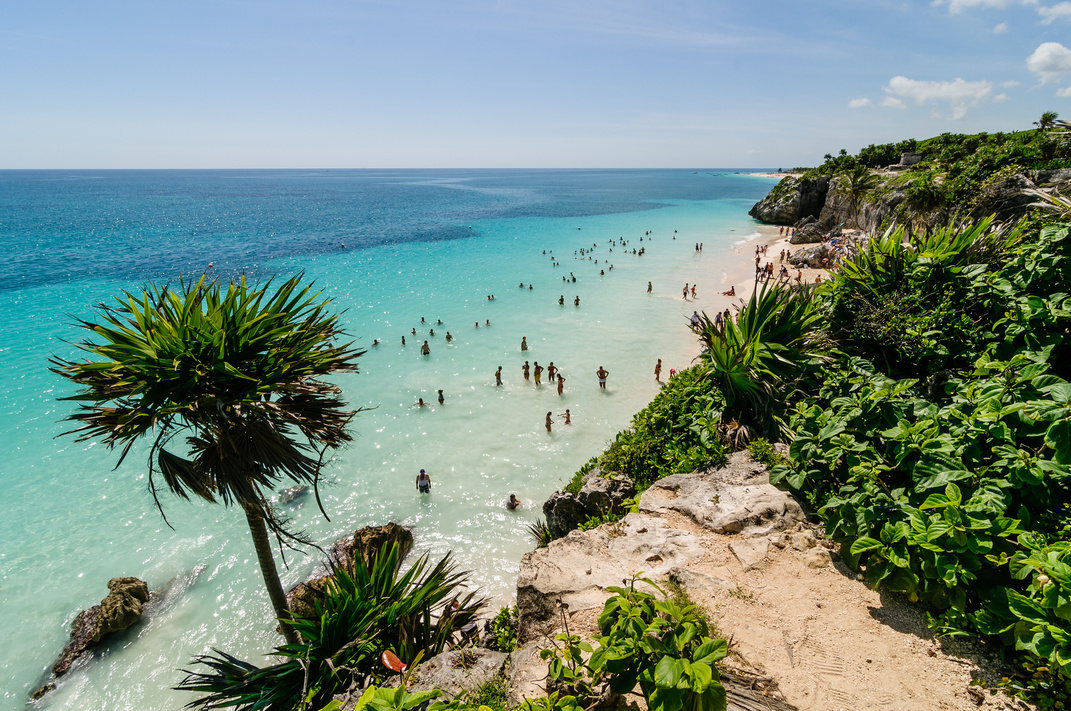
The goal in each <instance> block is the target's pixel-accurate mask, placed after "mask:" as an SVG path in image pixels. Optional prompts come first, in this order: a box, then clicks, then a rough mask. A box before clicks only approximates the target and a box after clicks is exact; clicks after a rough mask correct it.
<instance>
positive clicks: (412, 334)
mask: <svg viewBox="0 0 1071 711" xmlns="http://www.w3.org/2000/svg"><path fill="white" fill-rule="evenodd" d="M409 335H411V336H415V335H416V329H415V328H414V329H413V330H412V331H411V332H410V334H409Z"/></svg>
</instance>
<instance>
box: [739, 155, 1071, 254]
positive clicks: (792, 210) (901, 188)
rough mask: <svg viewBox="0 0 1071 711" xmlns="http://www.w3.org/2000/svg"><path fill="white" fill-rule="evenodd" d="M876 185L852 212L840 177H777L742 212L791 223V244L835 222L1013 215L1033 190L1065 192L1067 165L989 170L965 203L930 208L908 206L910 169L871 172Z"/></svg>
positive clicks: (863, 225) (863, 224) (879, 224)
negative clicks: (993, 172) (989, 176)
mask: <svg viewBox="0 0 1071 711" xmlns="http://www.w3.org/2000/svg"><path fill="white" fill-rule="evenodd" d="M875 175H876V176H877V177H878V183H877V185H876V186H875V187H874V188H873V189H872V190H870V191H869V192H868V194H867V195H866V196H865V197H864V198H863V199H862V200H861V201H860V204H859V209H858V214H857V213H856V210H855V209H854V208H853V205H852V201H851V199H850V198H849V197H848V194H847V192H846V190H845V187H844V183H843V180H842V179H840V178H838V177H834V178H833V179H829V178H826V177H819V178H806V177H805V178H796V177H793V176H790V177H787V178H785V179H783V180H782V181H781V182H780V183H778V184H777V185H776V186H774V188H773V189H772V190H771V191H770V192H769V193H768V194H767V195H766V197H764V198H763V199H762V200H760V201H759V202H757V203H756V204H755V206H754V207H752V208H751V210H750V211H749V213H748V214H750V215H751V216H752V217H754V218H755V219H757V220H760V221H762V222H766V223H770V224H775V225H786V226H791V227H796V228H798V229H797V235H796V236H794V237H793V239H792V240H791V241H792V242H793V244H808V243H813V242H820V241H822V239H823V238H824V237H825V235H826V234H828V232H829V231H830V230H833V229H835V228H837V227H841V226H843V227H858V228H859V229H862V230H863V231H865V232H869V233H873V232H877V231H880V230H882V229H884V228H886V227H888V226H889V225H891V224H895V223H909V224H910V223H918V222H924V223H926V224H933V223H935V222H938V221H941V220H942V219H943V218H947V217H948V216H949V215H950V214H959V215H966V216H969V217H972V218H981V217H986V216H988V215H991V214H996V216H997V219H998V221H1001V222H1010V221H1015V220H1018V219H1019V218H1020V217H1022V216H1023V215H1025V214H1026V211H1027V209H1028V208H1029V206H1030V205H1031V204H1032V203H1035V202H1037V196H1036V195H1035V194H1034V193H1033V191H1034V190H1038V189H1041V190H1048V191H1056V192H1059V193H1062V194H1065V195H1066V194H1069V193H1071V170H1069V169H1064V170H1030V171H1023V172H1020V173H1014V172H1011V173H1007V174H1006V175H1005V174H997V175H994V176H993V178H992V179H990V180H989V181H987V182H986V183H985V184H983V186H982V188H981V189H980V190H979V192H978V194H977V195H974V196H972V198H971V199H970V201H969V202H968V203H965V204H962V205H952V206H949V207H946V208H943V209H939V210H934V211H933V212H930V213H920V212H918V211H916V210H912V209H911V205H910V202H909V201H908V191H909V190H910V189H911V188H912V187H913V186H914V185H915V184H916V181H917V180H919V177H920V175H919V174H915V173H912V172H887V171H886V172H877V173H875Z"/></svg>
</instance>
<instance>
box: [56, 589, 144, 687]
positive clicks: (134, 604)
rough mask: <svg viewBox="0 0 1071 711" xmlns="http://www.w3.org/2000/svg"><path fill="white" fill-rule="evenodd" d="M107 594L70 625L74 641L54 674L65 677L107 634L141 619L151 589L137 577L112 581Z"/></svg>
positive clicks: (64, 651) (57, 663)
mask: <svg viewBox="0 0 1071 711" xmlns="http://www.w3.org/2000/svg"><path fill="white" fill-rule="evenodd" d="M108 590H109V592H108V595H107V596H106V597H105V598H104V599H103V600H101V601H100V604H99V605H94V606H93V607H91V608H89V609H88V610H83V611H82V612H79V613H78V615H77V616H75V618H74V621H73V622H72V623H71V641H70V642H69V643H68V644H67V646H66V647H64V649H63V653H62V654H60V658H59V660H57V661H56V663H55V665H54V666H53V667H52V673H53V674H55V675H56V676H63V675H64V674H66V673H67V671H68V670H70V668H71V665H72V664H74V662H75V661H76V660H77V659H78V658H79V657H81V656H82V655H83V654H85V652H86V651H87V650H88V649H90V648H91V647H92V646H94V645H95V644H97V643H98V642H100V641H101V640H102V639H103V638H105V637H107V636H108V635H110V634H112V633H114V632H118V631H120V630H125V629H127V628H128V627H130V626H131V625H133V624H134V623H135V622H137V621H138V620H139V619H141V610H142V605H143V604H144V603H146V602H148V601H149V586H148V585H146V584H145V582H144V581H141V580H138V579H137V578H112V579H111V580H109V581H108Z"/></svg>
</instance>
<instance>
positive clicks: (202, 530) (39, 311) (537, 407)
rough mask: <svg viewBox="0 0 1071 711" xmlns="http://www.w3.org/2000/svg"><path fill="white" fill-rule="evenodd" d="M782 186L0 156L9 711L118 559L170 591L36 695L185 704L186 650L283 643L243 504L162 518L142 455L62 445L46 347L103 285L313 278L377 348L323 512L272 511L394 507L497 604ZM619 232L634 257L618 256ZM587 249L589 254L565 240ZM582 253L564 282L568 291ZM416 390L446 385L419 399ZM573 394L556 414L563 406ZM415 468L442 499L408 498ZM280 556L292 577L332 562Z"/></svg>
mask: <svg viewBox="0 0 1071 711" xmlns="http://www.w3.org/2000/svg"><path fill="white" fill-rule="evenodd" d="M771 183H772V181H769V180H766V179H760V178H754V177H749V176H745V175H732V174H726V173H711V172H703V173H696V174H692V173H691V172H682V171H561V172H557V171H503V172H492V171H465V172H449V171H427V172H420V171H390V172H372V171H330V172H297V171H287V172H269V171H260V172H237V171H236V172H221V173H198V172H166V173H155V172H117V173H109V172H101V173H63V172H55V173H51V172H49V173H16V172H0V255H2V259H0V308H3V312H4V313H6V314H7V315H8V325H7V329H6V333H5V338H4V339H3V340H2V341H0V375H2V376H3V379H2V381H0V382H2V383H3V386H2V387H3V397H2V398H0V431H3V433H4V436H3V439H2V445H0V446H2V447H3V451H2V458H0V461H2V464H0V487H2V491H3V494H4V497H3V502H4V503H3V506H4V507H3V512H4V513H3V515H2V516H0V604H2V605H3V609H4V610H5V613H6V618H7V623H6V624H5V625H4V632H3V635H4V637H3V643H2V644H0V679H4V680H5V682H4V684H3V685H2V686H0V709H16V708H20V707H22V706H23V704H24V702H25V699H26V694H27V693H28V692H29V691H30V690H31V689H32V688H34V687H35V686H36V685H37V684H39V683H41V682H42V681H43V680H44V678H45V676H46V674H47V670H48V668H49V667H50V666H51V664H52V662H53V661H54V659H55V657H56V655H57V654H58V653H59V651H60V650H61V649H62V647H63V645H64V643H65V641H66V636H67V629H68V626H69V624H70V621H71V620H72V619H73V617H74V615H75V614H76V613H77V612H78V610H80V609H82V608H85V607H88V606H90V605H92V604H94V603H96V602H97V601H99V600H100V598H101V597H103V595H104V594H105V592H106V587H105V584H106V582H107V580H108V579H109V578H112V577H116V576H120V575H134V576H137V577H140V578H142V579H144V580H146V581H147V582H148V583H149V586H150V588H152V589H166V590H167V591H168V594H167V595H165V596H164V597H163V598H162V600H163V601H162V603H160V604H159V605H158V606H157V607H156V608H155V609H153V610H152V612H151V614H150V615H149V616H148V618H147V621H146V622H144V623H143V624H141V625H139V626H138V627H136V628H135V629H133V630H131V631H128V632H127V633H125V634H124V635H123V636H122V637H120V638H119V639H118V640H116V641H115V642H114V643H113V644H111V645H110V646H109V647H108V648H107V649H106V650H104V651H102V652H98V653H97V654H96V655H94V656H93V657H91V658H88V659H86V660H84V661H83V662H82V663H80V664H79V665H77V666H76V667H75V668H74V669H73V670H72V671H71V672H70V673H69V674H68V675H67V676H66V677H64V679H62V680H61V682H60V685H59V688H58V689H57V690H56V691H54V692H52V693H51V694H50V695H49V696H47V697H46V699H45V701H44V702H42V703H41V704H40V705H41V706H42V707H44V708H49V709H98V708H99V709H177V708H180V707H181V706H182V705H183V704H184V703H186V702H187V701H189V700H190V698H191V697H189V696H188V695H185V694H179V693H178V692H173V691H170V687H171V686H172V685H173V684H174V683H176V682H177V681H178V680H179V679H180V678H181V677H182V673H181V672H180V671H178V670H179V669H180V668H181V667H183V666H187V665H188V663H189V660H190V659H191V657H192V656H193V655H195V654H198V653H201V652H204V651H207V650H208V649H210V648H212V647H219V648H222V649H225V650H227V651H229V652H231V653H235V654H237V655H238V656H240V657H244V658H248V659H251V660H253V661H258V662H262V661H264V658H263V656H262V655H263V653H264V652H265V651H267V650H269V649H270V648H271V646H272V645H273V644H274V643H276V642H277V641H278V638H277V637H276V635H275V634H274V633H273V632H272V627H273V625H271V624H270V622H269V621H268V620H269V618H270V613H269V605H268V601H267V597H266V595H265V593H264V591H263V583H262V581H261V579H260V574H259V571H258V569H257V567H256V562H255V557H254V554H253V550H252V545H251V543H250V540H249V535H248V531H247V530H246V528H245V524H244V517H242V516H241V515H240V514H239V513H238V512H236V511H234V510H227V509H223V508H222V507H219V506H212V505H207V504H200V503H187V502H182V501H179V500H174V499H170V498H165V499H164V500H163V501H164V506H165V512H166V513H167V515H168V520H169V521H170V524H171V526H173V529H172V528H169V527H168V526H167V525H166V524H165V523H164V522H163V520H162V519H161V517H160V515H159V513H158V512H157V511H156V509H155V507H154V505H153V502H152V499H151V496H150V495H149V493H148V491H147V481H146V467H145V459H144V452H143V451H142V452H134V453H132V454H131V456H130V457H129V458H128V459H127V461H126V462H124V464H123V465H122V466H121V467H119V468H117V469H116V468H114V467H115V463H116V461H117V455H116V453H115V452H112V451H108V450H106V449H105V448H104V447H101V446H99V445H93V444H88V443H86V444H80V443H76V442H75V441H74V440H73V439H72V438H69V437H60V438H58V439H57V438H56V437H57V435H59V434H60V433H61V432H63V431H65V429H66V427H65V425H64V424H62V423H60V422H58V421H59V420H61V419H62V418H63V417H64V416H66V415H67V414H68V413H69V412H70V409H69V406H68V405H67V404H66V403H62V402H57V399H56V398H57V397H59V396H62V395H63V394H66V393H69V392H70V390H69V389H68V388H67V386H66V384H65V383H64V382H62V381H61V380H60V379H59V378H58V377H56V376H54V375H52V374H50V373H49V372H48V371H47V359H48V357H49V356H50V355H52V354H61V355H70V354H71V353H72V352H73V351H72V349H71V347H70V346H69V345H68V343H67V341H69V340H71V339H74V338H77V337H79V334H78V333H77V331H76V329H75V328H73V326H72V319H73V318H74V317H89V316H91V314H92V309H91V306H92V304H94V303H97V302H100V301H104V300H106V299H108V298H109V295H111V294H114V293H116V292H118V291H119V290H121V289H124V288H126V289H134V288H138V287H139V286H140V285H142V284H144V283H145V282H146V281H149V280H165V279H173V278H175V276H176V275H177V274H179V273H182V274H193V275H196V274H200V273H201V272H202V271H204V270H206V269H208V264H209V263H210V262H211V263H212V264H213V266H212V267H211V269H209V273H212V274H216V275H219V276H224V277H228V276H233V275H236V274H238V273H242V272H245V273H248V274H250V275H253V276H255V277H260V278H263V277H266V276H270V275H274V274H292V273H294V272H299V271H304V273H305V274H306V275H307V276H308V277H309V278H311V279H314V280H315V281H316V283H317V284H318V285H319V286H320V287H321V288H322V289H323V290H324V292H325V294H326V295H328V296H330V297H331V298H332V299H334V300H335V302H336V304H337V305H338V307H339V308H340V309H345V310H346V313H345V316H344V321H345V324H346V328H347V330H348V332H349V333H350V334H351V335H352V336H353V337H354V338H356V339H357V342H358V344H359V345H362V346H364V347H367V348H368V352H367V354H366V355H365V356H363V357H362V358H361V359H360V372H359V373H358V374H354V375H345V376H340V377H339V378H338V379H337V382H338V383H339V385H340V386H341V387H342V389H343V391H344V393H345V395H346V397H347V398H348V399H349V401H350V402H351V403H352V404H353V405H355V406H361V407H368V408H374V409H369V410H368V411H366V412H363V413H361V414H360V415H358V417H357V418H356V419H355V421H354V425H353V430H354V432H355V434H356V435H357V437H356V441H355V442H354V443H353V444H352V445H351V446H349V447H348V448H347V449H345V450H344V451H342V452H340V453H338V455H337V456H336V457H335V458H334V459H333V460H332V461H331V462H330V464H329V466H328V467H327V468H326V470H325V482H324V484H323V486H322V489H321V493H322V495H323V502H324V506H325V508H326V510H327V512H328V514H329V515H330V517H331V520H330V521H327V520H325V519H324V518H323V516H321V515H320V513H319V511H318V510H317V508H316V506H315V502H314V501H313V500H311V499H309V498H306V499H303V500H299V501H297V502H295V503H294V504H291V505H285V506H283V510H284V511H285V512H286V513H287V514H288V515H289V516H290V517H291V518H292V519H293V522H294V525H295V526H297V527H300V528H303V529H304V530H305V532H306V533H307V534H308V535H310V536H311V537H312V538H313V539H314V540H316V541H317V542H319V543H321V544H324V543H328V542H330V541H332V540H334V539H335V538H338V537H340V536H343V535H346V534H348V533H351V532H352V531H353V530H354V529H355V528H359V527H361V526H365V525H375V524H381V523H385V522H387V521H398V522H401V523H403V524H404V525H407V526H410V527H412V529H413V531H414V535H415V538H416V544H415V546H416V550H417V551H418V552H424V551H429V552H431V553H432V554H434V555H441V554H443V553H445V552H447V551H453V552H454V554H455V555H456V557H457V559H458V561H459V563H460V565H461V566H462V567H463V568H465V569H468V570H471V571H472V577H473V581H474V583H475V584H477V585H478V586H479V587H480V589H481V590H482V591H483V592H484V593H486V594H487V595H489V596H491V597H493V598H495V599H496V600H497V601H502V602H505V601H508V600H509V598H510V596H511V595H512V594H513V590H514V586H515V582H516V580H515V576H516V572H517V569H518V563H519V560H520V557H521V556H522V555H523V554H524V553H525V552H526V551H528V550H530V549H531V548H532V543H531V541H530V540H529V537H528V534H527V531H526V528H527V526H528V524H529V523H531V522H532V521H534V520H535V519H536V518H538V517H540V516H541V511H540V507H541V505H542V502H543V501H544V500H545V499H546V498H547V496H548V495H549V494H550V493H551V492H552V491H554V490H555V489H556V488H559V487H560V486H561V484H562V483H564V482H565V481H568V479H569V478H570V477H571V476H572V474H573V472H574V471H575V470H576V469H577V468H579V466H580V465H581V464H583V462H584V461H586V460H587V459H588V458H589V457H591V456H592V455H594V454H596V453H598V452H599V451H600V450H601V449H602V448H603V447H604V446H605V444H606V443H607V441H609V439H610V438H612V436H613V434H614V433H615V432H616V431H618V430H619V429H621V428H622V427H624V426H625V425H626V424H627V422H628V420H629V418H630V417H631V415H632V414H633V413H634V412H635V411H636V410H638V409H640V408H641V407H642V406H643V405H644V404H645V403H646V402H647V401H649V400H650V398H651V397H652V396H653V395H654V393H655V392H656V389H657V384H656V383H655V382H654V380H653V376H652V371H653V367H654V362H655V359H656V358H662V359H663V364H664V371H663V372H664V373H667V374H668V371H669V369H670V368H674V367H677V368H680V367H684V366H686V365H687V364H688V363H689V362H690V360H691V359H692V358H693V357H694V355H695V354H696V352H697V350H698V349H697V346H696V345H695V343H694V339H693V337H692V336H691V335H690V333H689V332H688V331H687V328H686V323H687V317H688V316H689V315H690V314H691V312H692V310H693V309H694V308H697V307H698V308H711V307H719V308H720V307H722V304H724V301H725V300H724V299H721V300H719V299H720V297H714V296H713V294H714V293H715V291H716V289H717V288H718V287H721V288H726V287H725V286H723V283H724V282H725V279H726V277H725V270H726V269H727V268H730V267H733V266H735V263H734V262H733V260H732V259H731V257H730V255H729V252H730V248H731V247H732V245H733V244H734V243H737V242H739V241H740V240H743V239H747V238H749V237H753V236H754V234H755V231H756V226H755V223H754V222H753V221H752V220H751V219H750V218H749V217H748V216H747V214H746V210H747V209H748V208H749V207H750V206H751V205H752V204H753V203H754V202H755V201H756V200H757V199H759V198H760V197H761V196H762V195H763V194H765V192H766V191H767V190H768V189H769V187H770V185H771ZM648 230H649V231H651V235H650V236H645V235H644V233H645V232H646V231H648ZM675 230H676V237H677V239H675V240H674V239H673V237H674V231H675ZM641 237H643V238H644V241H643V242H642V243H641V242H640V238H641ZM621 238H623V239H627V240H629V244H628V249H629V250H631V249H632V248H636V249H637V250H638V249H639V248H641V247H646V249H647V253H646V254H645V255H644V256H642V257H638V256H633V255H632V254H631V253H629V254H625V253H624V252H623V250H622V248H621V247H620V246H619V247H615V248H614V252H613V253H612V254H611V253H609V252H608V249H609V244H608V242H609V240H610V239H621ZM696 242H703V243H704V251H703V252H702V253H701V254H697V253H696V252H695V251H694V244H695V243H696ZM343 243H345V245H346V246H345V247H343V246H342V244H343ZM593 243H594V244H597V245H598V247H597V248H596V249H595V251H594V252H593V253H592V255H591V257H592V259H591V260H590V261H589V260H588V259H587V258H586V255H585V257H584V258H583V259H581V258H580V257H579V255H578V256H577V257H576V258H574V254H573V252H574V250H579V249H580V248H582V247H583V248H588V247H591V245H592V244H593ZM544 250H545V251H546V252H547V254H546V255H544V254H543V252H544ZM552 253H553V256H555V257H557V258H558V260H559V262H560V265H561V266H557V267H556V266H553V263H552V261H551V259H550V257H551V254H552ZM595 260H598V264H596V263H595ZM607 262H609V263H611V264H613V269H612V270H611V271H608V272H607V273H606V275H605V276H600V275H599V270H600V269H606V268H607V267H608V264H607ZM570 272H572V273H573V274H575V275H576V277H577V281H576V283H573V282H571V281H569V282H568V283H563V282H562V276H563V275H564V276H568V275H569V274H570ZM649 280H650V281H651V282H653V285H654V293H653V294H650V295H649V294H647V293H646V285H647V282H648V281H649ZM520 282H524V284H525V288H524V289H521V288H519V287H518V283H520ZM685 282H688V283H698V284H699V297H700V298H699V300H698V304H693V302H691V301H688V302H684V301H682V299H681V297H680V290H681V287H682V286H683V284H684V283H685ZM529 284H532V285H533V287H534V288H533V289H531V290H529V289H528V288H527V286H528V285H529ZM719 290H720V289H719ZM488 294H494V295H495V299H494V301H490V302H489V301H487V299H486V296H487V295H488ZM561 295H564V296H565V299H566V305H565V306H559V305H558V303H557V302H558V297H559V296H561ZM575 296H579V297H580V300H581V301H580V306H579V307H575V306H573V298H574V297H575ZM421 317H423V318H424V319H425V320H426V322H427V324H426V325H424V326H421V324H420V319H421ZM439 319H441V320H442V321H443V322H444V323H443V326H441V327H440V326H437V325H435V324H436V321H437V320H439ZM486 320H490V321H491V326H490V327H487V326H484V325H483V324H484V322H485V321H486ZM477 321H478V322H479V323H480V324H481V326H480V327H479V328H474V326H473V324H474V322H477ZM413 328H416V329H417V331H418V334H420V335H419V336H413V335H412V334H411V329H413ZM429 328H434V329H435V336H430V335H427V329H429ZM447 331H450V333H451V334H452V335H453V336H454V340H453V341H452V343H449V344H448V343H446V342H445V339H444V336H445V334H446V332H447ZM402 335H405V336H406V340H407V342H408V345H407V346H405V347H403V346H401V343H400V339H401V336H402ZM522 336H525V337H527V340H528V344H529V348H530V350H529V351H528V352H527V353H525V354H522V353H521V352H520V351H519V344H520V341H521V337H522ZM377 338H378V339H380V340H381V344H380V345H379V346H377V347H374V348H373V347H372V346H371V344H372V341H373V340H374V339H377ZM425 339H426V340H428V341H429V345H430V347H431V355H430V356H428V357H422V356H420V355H419V345H420V343H421V342H422V341H423V340H425ZM525 359H527V360H529V361H532V362H535V361H538V362H539V363H541V364H543V365H546V364H547V363H549V362H550V361H553V362H554V363H555V365H556V366H558V367H559V368H561V369H562V373H563V375H564V376H565V377H566V379H567V381H566V384H565V392H564V395H562V396H558V395H557V394H556V392H555V390H554V389H553V388H552V387H550V386H548V385H547V384H546V380H544V385H543V386H542V387H540V388H537V387H535V385H534V384H533V383H532V382H525V381H524V380H523V378H522V376H521V370H520V368H521V364H522V363H523V362H524V360H525ZM498 366H502V367H503V379H504V381H505V382H504V385H503V386H502V387H496V386H495V384H494V382H495V381H494V371H495V369H496V368H497V367H498ZM600 366H605V368H606V369H607V370H609V371H610V377H609V383H608V388H607V389H606V390H605V391H603V390H600V389H599V388H598V385H597V380H596V377H595V371H596V370H597V369H598V368H599V367H600ZM440 388H441V389H443V391H444V396H445V398H446V404H445V405H444V406H440V405H439V404H438V403H437V402H436V397H437V395H436V391H437V390H438V389H440ZM420 397H423V398H424V400H425V401H427V402H429V403H432V404H431V405H429V406H428V407H425V408H417V407H414V406H413V405H414V403H416V401H417V399H418V398H420ZM566 408H569V409H570V411H571V413H572V422H573V424H572V425H569V426H566V425H564V424H563V423H562V418H561V417H559V416H558V413H562V412H564V410H565V409H566ZM548 411H550V412H552V413H554V419H555V421H556V424H555V427H554V431H553V432H552V433H550V434H548V433H547V432H546V431H545V429H544V426H543V422H544V417H545V415H546V413H547V412H548ZM420 468H425V469H427V470H428V472H429V474H430V475H431V477H432V480H433V482H434V488H433V492H432V494H431V495H430V496H425V497H418V496H417V495H416V493H415V490H414V485H413V479H414V477H415V474H416V472H417V471H419V469H420ZM511 493H515V494H517V495H518V497H519V498H520V499H521V500H522V502H523V506H522V507H521V508H520V509H519V510H517V511H514V512H510V511H507V510H506V509H505V508H504V506H503V502H504V501H505V499H506V498H507V497H508V495H509V494H511ZM287 562H288V564H289V567H288V568H284V569H283V570H282V575H283V577H284V582H285V583H286V584H287V585H291V584H293V583H296V582H298V581H299V580H301V579H303V578H304V577H305V576H307V575H308V573H309V572H310V571H311V570H312V568H313V567H314V566H315V565H316V563H317V557H316V556H315V555H309V556H305V555H302V554H295V553H289V554H288V555H287Z"/></svg>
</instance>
